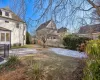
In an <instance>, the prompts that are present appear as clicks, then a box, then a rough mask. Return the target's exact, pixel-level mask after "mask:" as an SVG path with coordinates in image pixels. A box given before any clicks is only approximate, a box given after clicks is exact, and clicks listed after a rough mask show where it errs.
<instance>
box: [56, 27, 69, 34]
mask: <svg viewBox="0 0 100 80" xmlns="http://www.w3.org/2000/svg"><path fill="white" fill-rule="evenodd" d="M66 31H67V28H65V27H61V28H60V29H58V31H57V32H58V33H60V32H66Z"/></svg>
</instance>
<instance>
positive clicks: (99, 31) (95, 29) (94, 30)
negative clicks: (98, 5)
mask: <svg viewBox="0 0 100 80" xmlns="http://www.w3.org/2000/svg"><path fill="white" fill-rule="evenodd" d="M78 35H79V36H80V37H83V36H84V37H89V38H92V39H98V36H99V35H100V24H95V25H87V26H82V27H81V28H80V30H79V33H78Z"/></svg>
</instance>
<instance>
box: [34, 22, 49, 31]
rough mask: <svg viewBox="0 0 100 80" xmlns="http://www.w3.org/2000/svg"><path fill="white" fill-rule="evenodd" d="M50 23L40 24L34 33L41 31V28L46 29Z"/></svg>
mask: <svg viewBox="0 0 100 80" xmlns="http://www.w3.org/2000/svg"><path fill="white" fill-rule="evenodd" d="M50 22H51V20H49V21H47V22H45V23H43V24H41V25H40V26H39V27H38V28H37V30H36V31H38V30H41V29H43V28H46V26H47V25H48V24H49V23H50Z"/></svg>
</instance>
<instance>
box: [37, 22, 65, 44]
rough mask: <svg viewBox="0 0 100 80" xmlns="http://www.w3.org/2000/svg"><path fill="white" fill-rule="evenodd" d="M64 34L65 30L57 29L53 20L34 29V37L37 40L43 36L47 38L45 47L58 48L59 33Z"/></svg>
mask: <svg viewBox="0 0 100 80" xmlns="http://www.w3.org/2000/svg"><path fill="white" fill-rule="evenodd" d="M63 32H66V28H64V27H62V28H60V29H57V27H56V24H55V22H54V21H53V20H49V21H47V22H45V23H43V24H41V25H40V26H39V27H38V28H37V29H36V37H37V38H38V40H39V39H40V37H43V36H45V37H46V38H47V42H46V45H49V46H59V44H61V42H60V37H61V36H59V35H60V34H61V33H63Z"/></svg>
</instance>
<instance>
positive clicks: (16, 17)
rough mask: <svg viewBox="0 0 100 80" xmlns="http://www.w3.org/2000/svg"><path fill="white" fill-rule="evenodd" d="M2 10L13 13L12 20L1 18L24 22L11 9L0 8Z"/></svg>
mask: <svg viewBox="0 0 100 80" xmlns="http://www.w3.org/2000/svg"><path fill="white" fill-rule="evenodd" d="M0 9H3V10H6V11H9V12H11V13H12V18H9V17H4V16H0V17H3V18H8V19H12V20H15V21H19V22H24V21H23V20H22V19H21V18H20V17H19V16H17V15H16V14H15V13H14V12H12V11H11V10H10V9H9V8H0Z"/></svg>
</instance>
